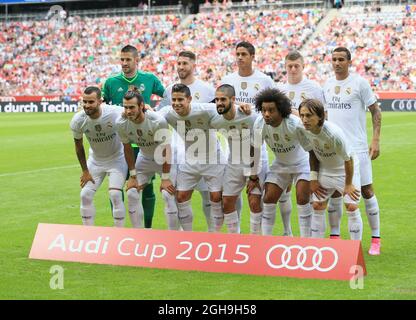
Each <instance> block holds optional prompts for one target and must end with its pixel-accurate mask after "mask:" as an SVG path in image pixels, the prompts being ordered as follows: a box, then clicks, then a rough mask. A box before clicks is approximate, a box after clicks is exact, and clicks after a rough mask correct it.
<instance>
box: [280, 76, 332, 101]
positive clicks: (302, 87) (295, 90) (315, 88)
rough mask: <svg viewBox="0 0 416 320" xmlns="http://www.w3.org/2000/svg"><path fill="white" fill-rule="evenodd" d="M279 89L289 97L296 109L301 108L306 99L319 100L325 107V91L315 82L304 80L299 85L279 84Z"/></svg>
mask: <svg viewBox="0 0 416 320" xmlns="http://www.w3.org/2000/svg"><path fill="white" fill-rule="evenodd" d="M277 88H278V89H279V90H281V91H283V92H284V93H285V94H286V95H287V96H288V98H289V99H290V100H291V101H292V104H293V107H294V108H296V109H298V108H299V105H300V103H301V102H302V101H303V100H305V99H317V100H319V101H321V102H322V103H323V104H324V106H325V100H324V95H323V90H322V88H321V86H320V85H319V84H318V83H317V82H315V81H312V80H309V79H306V78H303V79H302V81H301V82H299V83H297V84H290V83H289V82H286V83H279V84H277Z"/></svg>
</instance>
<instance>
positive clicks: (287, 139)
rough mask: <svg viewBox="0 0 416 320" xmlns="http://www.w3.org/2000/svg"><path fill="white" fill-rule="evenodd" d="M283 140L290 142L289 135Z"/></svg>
mask: <svg viewBox="0 0 416 320" xmlns="http://www.w3.org/2000/svg"><path fill="white" fill-rule="evenodd" d="M285 140H286V141H287V142H290V137H289V135H287V134H285Z"/></svg>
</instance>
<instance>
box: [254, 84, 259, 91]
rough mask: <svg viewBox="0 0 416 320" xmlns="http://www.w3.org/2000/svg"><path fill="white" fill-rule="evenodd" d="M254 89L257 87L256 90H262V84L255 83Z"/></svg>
mask: <svg viewBox="0 0 416 320" xmlns="http://www.w3.org/2000/svg"><path fill="white" fill-rule="evenodd" d="M254 89H256V91H259V90H260V85H259V84H258V83H256V84H255V85H254Z"/></svg>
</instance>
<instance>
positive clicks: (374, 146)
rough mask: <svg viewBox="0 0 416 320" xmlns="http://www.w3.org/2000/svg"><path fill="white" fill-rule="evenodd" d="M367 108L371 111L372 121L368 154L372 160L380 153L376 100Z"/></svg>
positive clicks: (378, 111) (379, 119) (378, 112)
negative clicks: (371, 136) (371, 134)
mask: <svg viewBox="0 0 416 320" xmlns="http://www.w3.org/2000/svg"><path fill="white" fill-rule="evenodd" d="M368 109H369V110H370V112H371V120H372V122H373V138H372V140H371V144H370V150H369V154H370V157H371V160H374V159H377V157H378V156H379V155H380V132H381V109H380V107H379V105H378V103H377V102H376V103H374V104H372V105H371V106H369V107H368Z"/></svg>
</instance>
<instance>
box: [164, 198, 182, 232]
mask: <svg viewBox="0 0 416 320" xmlns="http://www.w3.org/2000/svg"><path fill="white" fill-rule="evenodd" d="M162 198H163V200H164V202H165V217H166V222H167V224H168V229H169V230H178V229H179V218H178V206H177V205H176V200H175V196H174V195H172V194H170V193H169V192H167V191H166V190H162Z"/></svg>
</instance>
